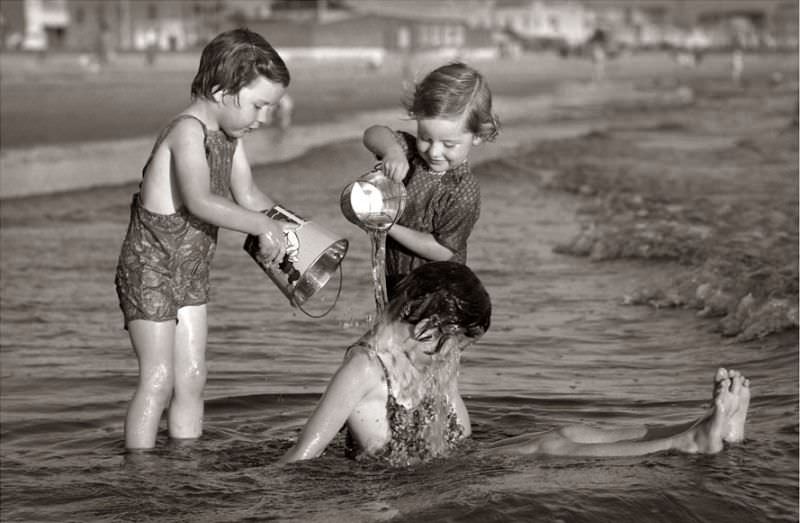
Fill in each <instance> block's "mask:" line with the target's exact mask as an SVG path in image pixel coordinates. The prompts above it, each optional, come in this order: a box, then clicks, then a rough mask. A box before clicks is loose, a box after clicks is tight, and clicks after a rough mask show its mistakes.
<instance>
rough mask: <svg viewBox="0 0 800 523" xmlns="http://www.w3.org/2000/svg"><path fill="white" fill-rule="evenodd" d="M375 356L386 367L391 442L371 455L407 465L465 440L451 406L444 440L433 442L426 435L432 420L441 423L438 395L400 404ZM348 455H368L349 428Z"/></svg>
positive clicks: (395, 464)
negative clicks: (438, 414)
mask: <svg viewBox="0 0 800 523" xmlns="http://www.w3.org/2000/svg"><path fill="white" fill-rule="evenodd" d="M351 348H353V347H351ZM348 350H349V349H348ZM376 357H377V359H378V362H380V364H381V367H382V368H383V376H384V378H385V379H386V388H387V395H386V416H387V419H388V422H389V431H390V436H389V441H388V442H387V443H386V445H385V446H384V447H383V448H382V449H381V450H380V451H378V452H377V453H375V454H371V455H369V456H368V457H370V458H376V459H379V460H381V461H386V462H388V463H389V464H390V465H393V466H408V465H413V464H416V463H424V462H426V461H430V460H431V459H434V458H436V457H441V456H443V455H446V454H447V452H449V451H451V450H452V449H454V448H455V447H456V446H458V443H459V442H460V441H461V440H463V439H464V428H463V427H462V426H461V425H460V424H459V423H458V417H457V416H456V413H455V411H454V410H453V407H452V406H449V405H448V408H447V416H446V420H443V423H444V429H445V430H444V433H443V436H442V437H443V439H444V441H440V442H437V441H431V440H430V438H429V437H426V434H427V433H428V430H426V429H427V428H428V427H429V425H431V424H432V423H438V421H437V420H436V417H437V409H436V405H437V398H436V397H435V396H434V395H432V394H427V395H425V396H423V398H422V401H420V402H419V404H418V405H416V406H414V407H411V408H409V407H406V406H404V405H402V404H400V403H399V402H398V401H397V398H395V396H394V393H393V391H392V382H391V380H390V378H389V371H388V369H387V368H386V365H385V364H384V362H383V360H381V358H380V357H379V356H376ZM441 401H442V398H439V403H441ZM437 443H438V444H437ZM437 447H438V450H437ZM345 455H346V456H347V457H349V458H356V459H362V458H363V457H367V456H365V454H364V452H363V450H362V449H361V448H360V446H359V445H358V443H357V442H356V440H355V438H354V437H353V435H352V434H351V432H350V430H348V431H347V437H346V440H345Z"/></svg>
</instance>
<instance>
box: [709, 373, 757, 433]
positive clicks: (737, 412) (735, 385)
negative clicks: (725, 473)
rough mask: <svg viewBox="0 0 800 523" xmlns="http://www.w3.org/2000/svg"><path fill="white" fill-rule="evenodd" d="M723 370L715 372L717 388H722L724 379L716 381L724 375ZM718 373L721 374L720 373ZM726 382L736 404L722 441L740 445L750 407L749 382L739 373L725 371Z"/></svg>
mask: <svg viewBox="0 0 800 523" xmlns="http://www.w3.org/2000/svg"><path fill="white" fill-rule="evenodd" d="M724 370H725V369H719V370H717V374H716V376H715V377H714V378H715V381H717V382H718V383H719V384H718V387H719V386H724V385H723V384H722V383H723V382H724V381H725V378H724V377H723V379H722V380H719V379H718V378H719V377H720V376H721V375H722V374H723V373H724ZM720 371H723V372H722V373H721V372H720ZM727 381H729V382H730V385H728V387H729V389H730V392H731V394H732V395H733V396H735V397H736V398H737V402H736V406H735V408H734V410H733V412H732V413H731V416H730V419H729V421H728V424H729V426H728V429H727V430H726V431H724V432H723V434H722V439H723V440H724V441H726V442H728V443H740V442H742V441H743V440H744V425H745V421H746V420H747V409H748V407H749V406H750V380H749V379H747V378H745V377H744V376H742V374H741V373H740V372H739V371H736V370H729V371H727Z"/></svg>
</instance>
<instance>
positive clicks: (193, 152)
mask: <svg viewBox="0 0 800 523" xmlns="http://www.w3.org/2000/svg"><path fill="white" fill-rule="evenodd" d="M168 139H169V142H170V143H169V146H170V151H171V154H172V159H173V165H174V166H175V178H176V181H177V185H178V191H179V193H180V196H181V200H182V201H183V204H184V205H185V206H186V208H187V209H188V210H189V212H190V213H192V214H193V215H194V216H196V217H198V218H200V219H201V220H203V221H205V222H207V223H211V224H213V225H217V226H219V227H225V228H226V229H233V230H235V231H239V232H244V233H248V234H267V235H271V236H274V238H275V241H276V242H277V243H279V244H280V245H283V243H284V242H283V231H282V229H281V227H280V226H279V225H278V224H277V223H276V222H274V221H273V220H271V219H269V218H267V217H266V216H265V215H264V214H262V213H260V212H257V211H253V210H248V209H245V208H244V207H242V206H240V205H237V204H236V203H234V202H232V201H230V200H229V199H227V198H225V197H223V196H217V195H216V194H214V193H212V192H211V185H210V176H211V175H210V170H209V167H208V162H207V161H206V154H205V145H204V134H203V129H202V127H201V126H200V125H199V124H197V123H196V122H192V121H189V120H187V121H184V122H180V123H179V124H178V125H176V126H175V129H174V131H173V132H172V133H170V136H169V138H168Z"/></svg>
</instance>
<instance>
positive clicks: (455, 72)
mask: <svg viewBox="0 0 800 523" xmlns="http://www.w3.org/2000/svg"><path fill="white" fill-rule="evenodd" d="M404 106H405V108H406V111H408V115H409V116H410V117H411V118H414V119H415V120H419V119H423V118H452V119H455V118H460V117H461V116H463V115H466V119H465V127H466V130H467V131H469V132H471V133H472V134H474V135H475V136H479V137H480V138H482V139H483V140H486V141H493V140H494V139H495V138H496V137H497V134H498V132H499V129H500V124H499V121H498V118H497V115H495V114H493V113H492V91H491V90H490V89H489V84H488V83H487V82H486V80H485V79H484V77H483V75H481V73H479V72H478V71H476V70H475V69H473V68H472V67H469V66H468V65H466V64H463V63H461V62H454V63H451V64H447V65H444V66H442V67H439V68H437V69H435V70H433V71H431V72H430V73H429V74H428V75H427V76H426V77H425V78H423V80H422V81H421V82H420V83H418V84H416V85H415V87H414V91H413V94H412V95H411V97H410V98H409V99H408V100H407V101H406V102H405V103H404Z"/></svg>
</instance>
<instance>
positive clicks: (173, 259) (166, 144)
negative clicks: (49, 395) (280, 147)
mask: <svg viewBox="0 0 800 523" xmlns="http://www.w3.org/2000/svg"><path fill="white" fill-rule="evenodd" d="M289 79H290V77H289V71H288V69H287V68H286V65H285V64H284V62H283V60H282V59H281V57H280V55H278V53H277V52H276V51H275V49H273V48H272V46H271V45H270V44H269V43H267V41H266V40H264V38H262V37H261V36H260V35H258V34H256V33H253V32H251V31H248V30H246V29H236V30H232V31H228V32H224V33H222V34H220V35H218V36H217V37H216V38H214V39H213V40H212V41H211V42H210V43H209V44H208V45H207V46H206V47H205V48H204V49H203V52H202V55H201V58H200V66H199V69H198V71H197V74H196V76H195V77H194V80H193V82H192V85H191V100H192V101H191V104H190V105H189V106H188V107H187V108H186V109H184V110H183V111H182V112H181V113H179V114H178V115H177V116H176V117H175V118H173V119H172V120H171V121H170V122H169V123H168V124H167V125H166V127H165V128H164V129H163V130H162V131H161V132H160V134H159V135H158V138H157V139H156V142H155V145H154V146H153V150H152V152H151V154H150V157H149V158H148V160H147V162H146V164H145V167H144V169H143V171H142V181H141V183H140V184H139V191H138V192H137V193H136V194H135V195H134V196H133V201H132V203H131V215H130V223H129V225H128V231H127V234H126V236H125V239H124V241H123V244H122V249H121V252H120V256H119V262H118V265H117V271H116V280H115V283H116V289H117V295H118V296H119V303H120V307H121V309H122V312H123V316H124V326H125V328H126V329H127V330H128V333H129V336H130V339H131V343H132V345H133V349H134V351H135V353H136V356H137V358H138V361H139V382H138V385H137V387H136V392H135V394H134V396H133V399H132V400H131V402H130V404H129V406H128V413H127V417H126V420H125V446H126V448H128V449H149V448H152V447H153V446H154V445H155V439H156V435H157V432H158V425H159V421H160V419H161V415H162V412H163V411H164V409H165V408H167V407H168V408H169V434H170V436H171V437H172V438H176V439H193V438H197V437H199V436H200V435H201V433H202V421H203V389H204V387H205V380H206V338H207V334H208V324H207V316H206V315H207V311H206V304H207V303H208V301H209V270H210V265H211V260H212V257H213V255H214V251H215V249H216V245H217V231H218V228H219V227H224V228H227V229H232V230H236V231H239V232H242V233H246V234H253V235H257V236H258V238H259V242H260V245H259V247H260V254H261V255H262V256H264V258H266V259H267V260H271V261H272V262H276V261H278V260H282V259H283V257H284V255H285V254H286V237H285V233H286V231H285V229H284V228H285V227H287V226H286V225H285V224H283V222H277V221H273V220H271V219H270V218H268V217H267V216H266V215H265V214H264V213H263V212H262V211H263V210H265V209H270V208H271V207H273V206H274V202H273V201H272V200H271V199H270V198H269V197H268V196H267V195H266V194H264V193H263V192H261V190H260V189H259V188H258V187H257V186H256V184H255V183H254V181H253V177H252V173H251V171H250V165H249V163H248V160H247V155H246V154H245V151H244V148H243V145H242V137H243V136H245V135H246V134H247V133H248V132H249V131H252V130H253V129H256V128H257V127H259V125H261V124H263V123H264V122H266V121H267V116H268V113H269V112H270V111H271V110H272V109H273V108H274V107H276V106H277V105H278V103H279V102H280V99H281V97H282V96H283V95H284V91H285V89H286V87H287V86H288V85H289ZM231 196H232V197H233V200H231V199H230V198H231Z"/></svg>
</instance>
